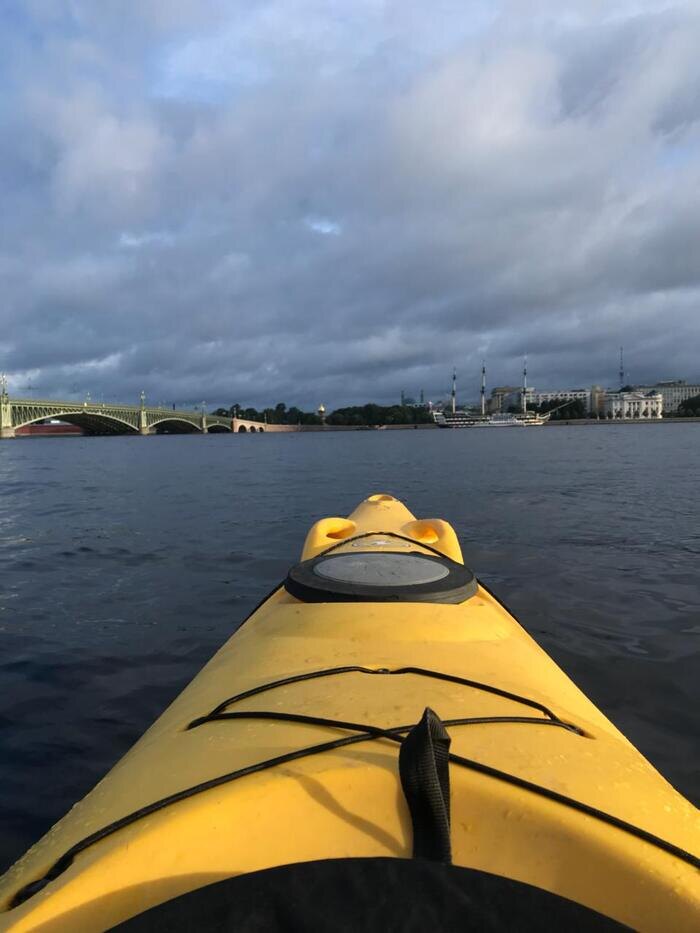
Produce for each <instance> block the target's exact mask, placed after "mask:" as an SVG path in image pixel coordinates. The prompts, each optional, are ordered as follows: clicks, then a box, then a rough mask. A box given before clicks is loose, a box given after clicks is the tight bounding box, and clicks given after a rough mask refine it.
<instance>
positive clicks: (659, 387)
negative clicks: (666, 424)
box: [635, 379, 700, 415]
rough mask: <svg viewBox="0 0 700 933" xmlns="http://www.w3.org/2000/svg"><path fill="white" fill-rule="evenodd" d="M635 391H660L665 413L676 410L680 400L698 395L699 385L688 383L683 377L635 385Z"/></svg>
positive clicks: (699, 392)
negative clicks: (646, 384)
mask: <svg viewBox="0 0 700 933" xmlns="http://www.w3.org/2000/svg"><path fill="white" fill-rule="evenodd" d="M635 391H637V392H660V393H661V397H662V398H663V400H664V411H665V412H666V414H667V415H670V414H673V413H675V412H677V411H678V409H679V407H680V404H681V402H687V400H688V399H689V398H694V397H695V396H696V395H700V385H698V384H697V383H695V384H693V385H688V383H687V382H686V381H685V380H684V379H675V380H672V381H667V382H657V383H656V385H653V386H635Z"/></svg>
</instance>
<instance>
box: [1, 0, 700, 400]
mask: <svg viewBox="0 0 700 933" xmlns="http://www.w3.org/2000/svg"><path fill="white" fill-rule="evenodd" d="M2 17H3V20H4V22H3V23H2V27H3V28H2V30H1V31H0V62H1V64H0V75H1V77H2V82H3V89H4V94H3V101H4V103H3V108H2V120H3V123H4V125H3V130H4V132H3V133H2V136H1V137H0V185H1V186H2V187H1V190H2V193H3V202H4V209H3V224H2V225H1V226H0V278H1V279H2V283H3V288H2V291H3V303H2V311H1V312H0V315H1V317H2V325H3V343H2V344H0V366H2V367H3V368H4V369H5V370H7V371H8V373H9V374H10V378H11V386H12V388H13V390H15V391H18V392H19V391H21V390H22V389H23V387H24V386H26V385H33V386H35V389H34V390H33V391H36V392H37V393H38V392H41V393H45V394H50V395H57V396H58V395H67V394H74V395H81V394H83V393H84V392H86V391H88V390H89V391H90V392H91V393H92V395H93V397H100V396H102V395H103V396H104V397H106V398H124V399H127V398H136V397H137V395H138V392H139V391H140V390H141V388H145V389H146V391H147V393H148V394H149V397H151V398H154V399H158V400H159V401H164V402H168V401H177V402H178V403H186V402H199V401H200V400H201V399H205V400H207V401H208V402H210V403H211V404H212V405H215V404H219V403H227V404H228V403H230V402H233V401H239V402H241V403H244V404H258V405H263V404H274V403H275V402H277V401H278V400H280V399H285V400H286V401H287V402H288V403H290V404H292V403H295V404H302V405H307V406H314V407H315V405H316V404H317V403H318V402H319V401H320V400H321V399H323V401H324V402H325V403H326V405H327V406H331V407H332V406H336V405H341V404H347V403H352V402H355V401H365V400H368V399H370V398H373V399H375V400H377V401H383V400H390V399H395V398H396V397H397V396H398V393H399V391H400V389H402V388H405V389H406V390H408V391H410V392H411V393H412V394H417V393H418V391H419V389H420V388H423V389H425V391H426V394H427V396H428V397H433V398H437V397H439V396H440V395H442V394H443V393H444V392H445V391H446V389H447V388H448V384H449V378H450V373H451V368H452V366H453V365H455V364H456V365H457V367H458V370H459V372H460V385H461V386H464V393H465V395H471V396H475V395H476V391H477V383H478V370H479V366H480V361H481V359H482V357H486V359H487V363H488V370H489V378H490V380H491V381H492V382H494V383H496V382H500V383H503V382H512V381H514V380H516V381H517V379H518V371H519V368H520V359H521V357H522V354H523V353H525V352H527V353H528V354H529V360H530V364H529V369H530V373H531V378H532V381H533V382H534V383H535V384H536V385H538V386H539V387H541V388H556V387H564V386H568V385H572V384H582V385H586V384H589V383H590V382H602V383H603V384H606V383H607V384H610V383H613V382H614V381H615V372H616V369H617V347H618V346H619V345H620V343H623V344H624V345H625V347H626V354H627V361H628V368H629V371H630V376H631V377H632V378H634V379H637V380H639V381H643V380H651V379H655V378H664V377H665V378H668V377H670V376H675V375H677V376H680V377H687V378H690V379H699V378H700V369H699V368H698V363H697V359H696V357H697V353H696V348H697V342H698V336H699V334H700V323H699V320H700V318H699V315H698V307H699V304H698V299H699V298H700V264H699V263H698V262H697V258H696V256H697V244H698V242H700V238H699V234H700V200H699V198H698V192H699V190H700V160H699V159H698V155H699V153H700V103H699V101H700V93H699V92H700V60H699V59H698V56H697V48H698V44H700V16H699V15H698V11H697V8H696V7H695V6H694V4H691V3H684V4H679V5H678V6H676V7H675V8H672V9H671V8H667V7H666V5H665V4H663V3H661V2H659V3H655V2H642V0H639V2H635V3H632V2H612V3H609V2H606V3H594V2H591V0H585V2H584V0H581V2H573V0H572V2H563V3H560V2H557V3H555V2H551V3H547V2H541V3H539V4H537V5H534V6H533V4H531V3H523V2H516V0H511V2H508V0H503V2H501V3H496V4H494V3H490V2H489V3H486V2H483V3H476V4H464V3H458V2H451V0H441V2H438V3H435V4H431V5H430V7H428V6H426V5H425V4H424V3H422V2H418V0H402V2H393V3H387V4H377V3H375V2H373V0H358V2H356V3H352V4H343V5H339V6H338V5H334V4H328V3H325V2H322V0H295V2H285V3H278V2H263V0H260V2H256V3H250V4H244V5H240V6H236V7H234V5H232V4H228V3H225V2H223V0H221V2H214V0H210V2H207V3H205V2H199V0H141V2H139V3H138V4H137V3H133V4H131V3H124V2H122V0H119V2H117V0H105V2H101V3H99V4H95V3H93V2H91V0H71V2H68V0H65V2H61V0H27V2H24V3H22V4H19V3H18V4H16V5H14V6H12V5H10V6H9V7H8V8H6V9H5V11H4V13H3V14H2Z"/></svg>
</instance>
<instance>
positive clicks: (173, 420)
mask: <svg viewBox="0 0 700 933" xmlns="http://www.w3.org/2000/svg"><path fill="white" fill-rule="evenodd" d="M148 430H149V431H152V432H153V433H154V434H201V433H202V429H201V427H200V426H199V425H198V424H196V423H195V422H194V421H190V420H189V419H187V418H178V417H177V416H173V415H170V416H169V417H165V418H160V419H159V420H158V421H153V422H151V423H150V424H149V425H148Z"/></svg>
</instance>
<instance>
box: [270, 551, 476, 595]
mask: <svg viewBox="0 0 700 933" xmlns="http://www.w3.org/2000/svg"><path fill="white" fill-rule="evenodd" d="M285 588H286V589H287V592H288V593H291V595H292V596H295V597H296V598H297V599H301V600H304V602H401V601H403V602H434V603H461V602H464V600H465V599H469V597H470V596H473V595H474V594H475V593H476V580H475V578H474V574H473V573H472V572H471V570H469V569H468V568H467V567H465V566H464V565H463V564H458V563H456V562H455V561H453V560H450V559H449V558H447V557H438V556H435V557H433V556H432V555H430V554H419V553H416V552H415V551H413V552H410V553H405V552H404V553H397V552H396V551H361V552H350V553H349V552H347V551H343V552H341V553H339V554H319V555H318V556H317V557H314V558H313V559H312V560H307V561H303V562H302V563H300V564H296V566H294V567H292V569H291V570H290V571H289V574H288V576H287V579H286V581H285Z"/></svg>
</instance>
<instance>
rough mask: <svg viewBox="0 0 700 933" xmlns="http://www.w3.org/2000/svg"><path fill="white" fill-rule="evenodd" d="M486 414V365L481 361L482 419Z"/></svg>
mask: <svg viewBox="0 0 700 933" xmlns="http://www.w3.org/2000/svg"><path fill="white" fill-rule="evenodd" d="M485 414H486V363H485V361H484V360H482V361H481V417H482V418H483V417H484V415H485Z"/></svg>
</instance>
